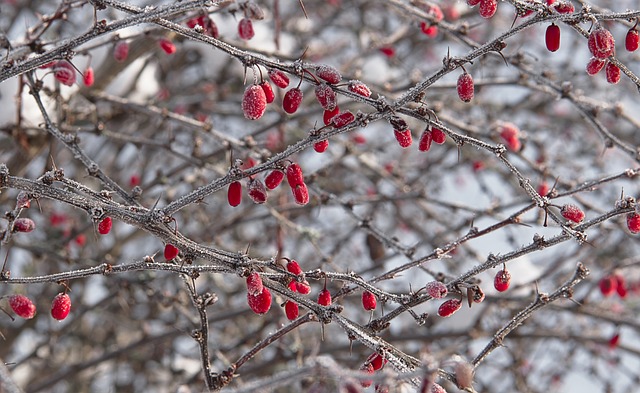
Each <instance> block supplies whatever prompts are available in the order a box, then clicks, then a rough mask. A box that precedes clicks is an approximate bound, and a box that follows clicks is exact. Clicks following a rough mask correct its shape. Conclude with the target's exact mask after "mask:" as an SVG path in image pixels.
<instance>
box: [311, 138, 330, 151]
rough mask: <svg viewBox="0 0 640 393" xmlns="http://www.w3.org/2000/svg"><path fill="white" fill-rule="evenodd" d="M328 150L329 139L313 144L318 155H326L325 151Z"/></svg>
mask: <svg viewBox="0 0 640 393" xmlns="http://www.w3.org/2000/svg"><path fill="white" fill-rule="evenodd" d="M328 148H329V140H328V139H323V140H321V141H319V142H316V143H314V144H313V150H315V151H316V152H317V153H324V152H325V151H327V149H328Z"/></svg>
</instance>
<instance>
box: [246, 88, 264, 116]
mask: <svg viewBox="0 0 640 393" xmlns="http://www.w3.org/2000/svg"><path fill="white" fill-rule="evenodd" d="M265 109H267V95H266V94H265V92H264V89H263V88H262V87H260V86H258V85H251V86H249V87H247V89H246V90H245V91H244V96H243V97H242V111H243V112H244V117H246V118H247V119H249V120H257V119H259V118H261V117H262V115H264V111H265Z"/></svg>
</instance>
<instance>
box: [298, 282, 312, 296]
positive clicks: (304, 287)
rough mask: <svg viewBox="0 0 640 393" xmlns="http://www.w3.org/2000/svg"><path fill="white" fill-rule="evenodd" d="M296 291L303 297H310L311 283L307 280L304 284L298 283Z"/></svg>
mask: <svg viewBox="0 0 640 393" xmlns="http://www.w3.org/2000/svg"><path fill="white" fill-rule="evenodd" d="M296 291H297V292H299V293H301V294H303V295H308V294H309V293H310V292H311V285H309V281H307V280H304V281H302V282H297V281H296Z"/></svg>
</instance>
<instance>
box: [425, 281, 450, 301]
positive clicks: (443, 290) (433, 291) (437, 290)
mask: <svg viewBox="0 0 640 393" xmlns="http://www.w3.org/2000/svg"><path fill="white" fill-rule="evenodd" d="M426 288H427V293H428V294H429V296H431V297H432V298H434V299H442V298H443V297H445V296H447V293H448V290H447V286H446V285H444V284H443V283H441V282H440V281H431V282H429V283H428V284H427V287H426Z"/></svg>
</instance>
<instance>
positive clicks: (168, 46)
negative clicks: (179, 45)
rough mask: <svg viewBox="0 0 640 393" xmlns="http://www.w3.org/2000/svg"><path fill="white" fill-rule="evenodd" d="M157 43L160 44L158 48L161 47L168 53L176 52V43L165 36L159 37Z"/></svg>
mask: <svg viewBox="0 0 640 393" xmlns="http://www.w3.org/2000/svg"><path fill="white" fill-rule="evenodd" d="M158 44H159V45H160V48H162V50H163V51H164V53H166V54H168V55H172V54H174V53H176V45H175V44H174V43H173V42H171V40H168V39H166V38H160V41H159V42H158Z"/></svg>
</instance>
